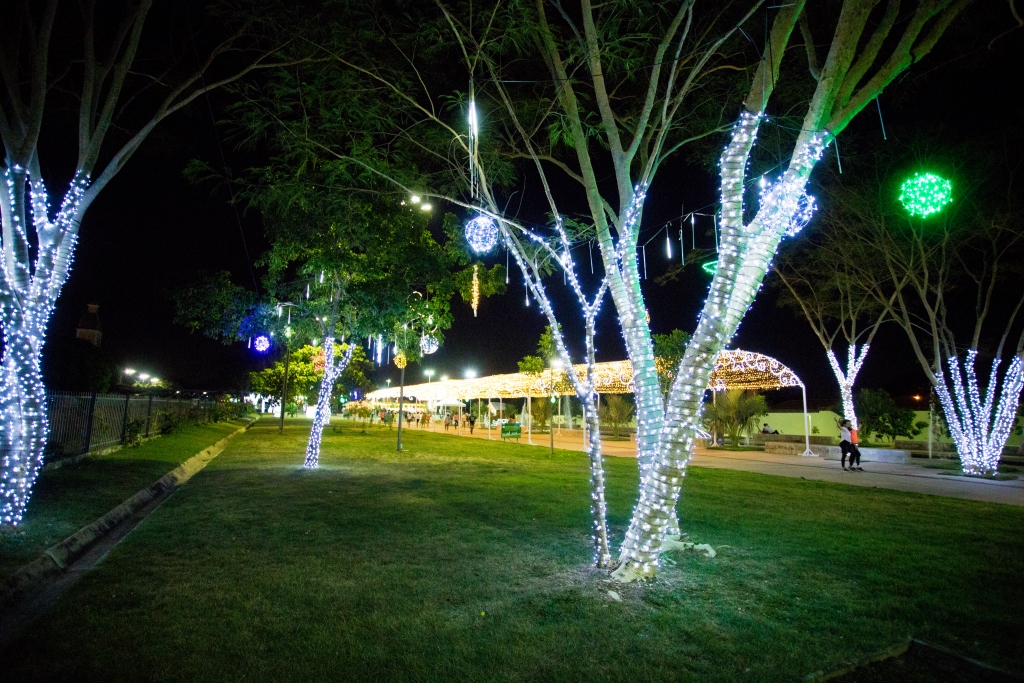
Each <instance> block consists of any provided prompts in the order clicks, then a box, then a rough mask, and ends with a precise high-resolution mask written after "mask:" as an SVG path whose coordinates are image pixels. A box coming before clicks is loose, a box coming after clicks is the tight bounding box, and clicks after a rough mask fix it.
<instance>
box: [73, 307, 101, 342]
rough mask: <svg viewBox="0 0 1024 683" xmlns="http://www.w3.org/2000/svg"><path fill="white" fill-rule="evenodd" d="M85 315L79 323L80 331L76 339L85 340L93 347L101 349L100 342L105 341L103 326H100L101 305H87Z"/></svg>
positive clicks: (76, 334)
mask: <svg viewBox="0 0 1024 683" xmlns="http://www.w3.org/2000/svg"><path fill="white" fill-rule="evenodd" d="M86 308H87V310H86V312H85V315H83V316H82V319H81V320H79V321H78V329H77V330H76V331H75V337H77V338H78V339H84V340H85V341H87V342H89V343H90V344H92V345H93V346H95V347H97V348H99V345H100V341H102V340H103V326H102V325H100V314H99V313H98V311H99V310H100V305H99V304H87V305H86Z"/></svg>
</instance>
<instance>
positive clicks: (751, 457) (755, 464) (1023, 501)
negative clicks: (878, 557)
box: [403, 424, 1024, 506]
mask: <svg viewBox="0 0 1024 683" xmlns="http://www.w3.org/2000/svg"><path fill="white" fill-rule="evenodd" d="M403 428H406V427H403ZM408 429H409V430H410V431H422V429H421V428H418V427H409V428H408ZM429 431H432V432H437V433H440V434H444V433H446V432H445V430H444V425H440V424H431V425H430V428H429ZM447 434H449V435H450V436H452V437H453V438H454V437H468V438H476V439H488V438H490V439H492V440H500V438H499V436H498V430H497V429H493V430H491V432H490V435H488V432H487V430H486V429H475V430H474V434H473V435H472V436H470V434H469V430H468V428H465V427H460V428H459V430H458V432H456V430H455V428H454V427H452V428H449V430H448V431H447ZM550 438H551V437H550V436H549V435H548V434H534V435H533V437H532V441H533V444H532V445H533V446H534V447H538V448H550ZM529 440H530V439H529V437H528V435H527V434H526V430H523V437H522V438H521V439H520V441H519V443H521V444H528V443H529ZM555 448H560V449H565V450H577V451H582V450H584V441H583V433H582V432H581V431H580V430H578V429H563V430H561V434H559V430H558V428H555ZM602 450H603V451H604V454H605V455H606V456H613V457H627V458H635V457H636V443H635V441H634V440H633V437H632V436H631V437H630V438H629V439H628V440H623V441H613V440H609V439H607V438H605V439H604V440H603V441H602ZM927 462H928V461H927V460H921V462H920V464H918V463H916V462H915V463H914V464H910V465H896V464H890V463H880V462H869V463H864V464H863V466H864V470H865V471H864V472H850V471H844V470H843V469H842V468H841V467H840V465H839V463H838V462H836V461H834V460H824V459H822V458H804V457H800V456H789V455H775V454H773V453H764V452H763V451H716V450H705V449H698V450H697V452H696V454H695V455H694V458H693V460H691V464H692V465H696V466H697V467H714V468H719V469H728V470H741V471H744V472H756V473H758V474H773V475H776V476H780V477H800V478H801V479H810V480H815V481H830V482H835V483H839V484H850V485H852V486H869V487H875V488H883V489H894V490H896V491H909V492H911V493H927V494H931V495H934V496H948V497H950V498H964V499H967V500H977V501H982V502H986V503H1005V504H1007V505H1020V506H1024V479H1013V480H1010V481H993V480H988V479H976V478H974V477H964V476H955V475H949V474H943V473H942V472H943V470H935V469H929V468H926V467H924V465H925V464H926V463H927ZM939 462H943V461H939Z"/></svg>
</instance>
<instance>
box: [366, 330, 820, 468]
mask: <svg viewBox="0 0 1024 683" xmlns="http://www.w3.org/2000/svg"><path fill="white" fill-rule="evenodd" d="M573 371H574V372H576V373H577V374H578V375H579V376H580V377H583V376H584V375H585V374H586V372H587V366H586V365H582V364H581V365H575V366H573ZM566 373H567V371H566V370H561V369H559V370H555V369H549V370H545V371H543V372H540V373H523V372H516V373H511V374H507V375H490V376H488V377H476V378H474V379H448V380H442V381H439V382H429V383H427V384H413V385H408V386H406V387H405V400H407V401H408V400H414V401H427V402H431V403H434V402H441V401H444V402H449V403H450V402H456V401H468V400H471V399H484V400H488V401H489V400H490V399H492V398H497V399H506V398H531V397H537V398H541V397H543V398H547V397H550V396H573V395H575V392H574V391H573V388H572V384H571V383H570V382H569V379H568V376H567V374H566ZM594 378H595V382H594V389H595V390H596V391H597V393H599V394H632V393H633V392H634V391H635V390H636V385H635V384H634V382H633V366H632V365H631V364H630V362H629V361H628V360H622V361H614V362H610V363H597V364H596V365H595V366H594ZM788 387H800V390H801V392H802V394H803V409H804V442H805V446H806V449H805V450H804V452H803V453H802V454H801V455H807V456H813V455H815V454H814V453H813V452H812V451H811V440H810V419H809V417H808V415H807V389H806V387H805V386H804V383H803V382H802V381H801V380H800V378H799V377H797V375H796V373H795V372H793V371H792V370H790V369H789V368H788V367H786V366H785V365H783V364H782V363H780V362H779V361H778V360H776V359H774V358H772V357H770V356H766V355H764V354H761V353H755V352H753V351H742V350H740V349H735V350H726V351H722V352H721V353H720V354H719V355H718V360H717V361H716V363H715V369H714V371H713V372H712V373H711V379H710V381H709V383H708V389H711V390H713V391H724V390H726V389H756V390H761V391H770V390H773V389H785V388H788ZM400 391H401V390H400V389H399V387H390V388H387V389H378V390H377V391H373V392H370V393H368V394H367V395H366V398H367V399H369V400H371V401H397V400H398V398H399V393H400Z"/></svg>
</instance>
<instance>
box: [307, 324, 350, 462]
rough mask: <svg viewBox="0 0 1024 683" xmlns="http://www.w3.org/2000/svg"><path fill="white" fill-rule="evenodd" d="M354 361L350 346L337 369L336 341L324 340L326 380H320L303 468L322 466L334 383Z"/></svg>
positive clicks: (331, 339) (329, 338) (330, 338)
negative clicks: (321, 459)
mask: <svg viewBox="0 0 1024 683" xmlns="http://www.w3.org/2000/svg"><path fill="white" fill-rule="evenodd" d="M350 360H352V345H351V344H349V345H348V349H347V350H346V351H345V355H344V356H342V358H341V360H339V361H338V365H337V367H335V364H334V339H333V338H332V337H330V336H328V337H327V338H325V339H324V378H323V379H322V380H320V391H319V392H318V393H317V398H316V415H315V417H314V418H313V427H312V429H310V431H309V442H308V443H307V444H306V460H305V462H303V464H302V466H303V467H305V468H306V469H307V470H313V469H316V468H317V467H319V465H320V441H321V439H322V438H323V433H324V424H325V423H326V422H327V420H328V419H330V417H331V391H332V390H333V389H334V382H335V381H336V380H337V379H338V377H339V376H340V375H341V373H343V372H344V371H345V368H346V367H348V363H349V361H350Z"/></svg>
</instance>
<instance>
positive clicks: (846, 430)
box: [839, 420, 864, 472]
mask: <svg viewBox="0 0 1024 683" xmlns="http://www.w3.org/2000/svg"><path fill="white" fill-rule="evenodd" d="M839 450H840V451H842V457H841V460H840V462H841V463H842V465H843V469H844V470H845V469H846V456H847V455H849V456H850V471H851V472H863V471H864V468H862V467H861V466H860V449H859V448H857V430H856V429H854V428H853V425H852V424H851V423H850V421H849V420H843V421H842V422H840V423H839Z"/></svg>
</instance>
